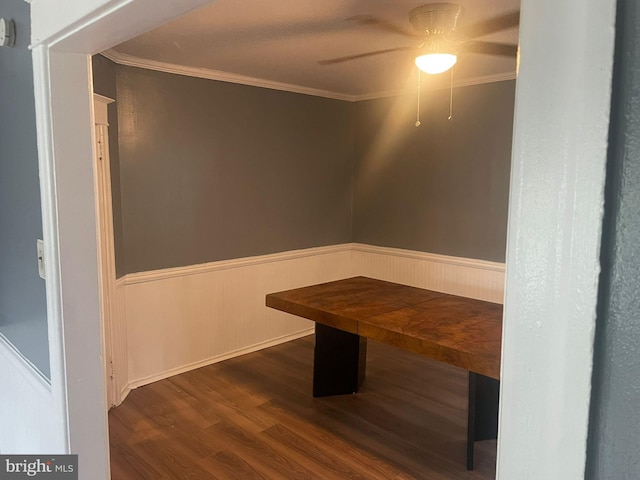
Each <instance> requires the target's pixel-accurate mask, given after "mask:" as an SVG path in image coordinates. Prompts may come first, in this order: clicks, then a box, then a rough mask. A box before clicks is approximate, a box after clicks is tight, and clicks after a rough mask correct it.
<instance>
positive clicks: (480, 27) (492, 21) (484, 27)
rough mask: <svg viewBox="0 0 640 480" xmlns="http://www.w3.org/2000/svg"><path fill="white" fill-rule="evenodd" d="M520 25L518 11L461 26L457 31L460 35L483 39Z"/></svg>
mask: <svg viewBox="0 0 640 480" xmlns="http://www.w3.org/2000/svg"><path fill="white" fill-rule="evenodd" d="M519 24H520V10H515V11H513V12H509V13H504V14H502V15H498V16H497V17H492V18H489V19H488V20H482V21H480V22H476V23H471V24H468V25H463V26H462V27H460V28H459V29H458V32H460V33H461V34H463V35H465V36H467V37H470V38H476V37H483V36H484V35H489V34H490V33H494V32H499V31H501V30H506V29H508V28H513V27H517V26H518V25H519Z"/></svg>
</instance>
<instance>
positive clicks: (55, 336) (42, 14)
mask: <svg viewBox="0 0 640 480" xmlns="http://www.w3.org/2000/svg"><path fill="white" fill-rule="evenodd" d="M237 1H240V0H237ZM204 3H206V2H205V1H204V0H181V1H180V2H178V1H176V0H65V2H51V1H50V0H32V4H31V8H32V40H33V44H34V78H35V92H36V110H37V122H38V149H39V158H40V172H41V189H42V205H43V230H44V236H45V248H46V255H47V258H48V259H49V261H48V262H47V278H48V279H49V280H48V281H47V301H48V318H49V335H50V350H51V370H52V388H53V391H54V396H55V398H56V408H57V411H58V413H59V420H60V421H59V427H60V443H59V444H60V446H61V449H62V450H66V451H72V452H74V453H79V454H80V471H83V472H93V473H92V474H91V478H93V479H106V478H108V471H109V465H108V443H107V421H106V414H105V412H106V410H105V404H104V368H103V363H102V361H103V357H102V338H101V335H102V333H101V329H100V321H99V319H100V307H99V301H98V270H97V258H98V256H97V243H96V242H97V241H96V235H95V232H96V218H95V209H94V208H93V206H94V205H95V201H94V198H95V191H96V190H95V184H94V182H95V180H94V179H95V176H94V172H93V170H92V162H91V159H92V158H93V145H94V142H93V139H92V135H93V133H92V131H91V129H90V128H89V127H90V125H91V123H92V122H91V114H92V112H91V109H92V105H91V93H92V92H91V75H90V73H91V72H90V65H89V62H88V58H87V55H88V54H93V53H96V52H98V51H101V50H104V49H106V48H108V47H110V46H112V45H114V44H117V43H119V42H120V41H122V40H125V39H127V38H129V37H132V36H135V35H136V34H139V33H141V32H143V31H145V30H148V29H149V28H152V27H154V26H157V25H159V24H161V23H163V22H165V21H167V20H169V19H171V18H174V17H175V16H177V15H178V14H180V13H181V12H184V11H187V10H189V9H192V8H194V7H197V6H199V5H202V4H204ZM615 4H616V1H615V0H565V1H564V2H557V0H523V2H522V16H521V29H520V47H521V62H522V63H521V69H520V74H519V78H518V85H517V91H516V115H515V130H514V149H513V161H512V176H511V192H510V205H509V238H508V252H507V280H506V298H505V300H506V302H505V328H504V334H503V370H502V372H503V373H502V385H501V387H502V388H501V399H502V404H501V412H500V436H499V446H498V474H497V476H498V478H501V479H504V480H512V479H514V478H517V479H539V478H562V479H563V480H570V479H574V478H582V476H583V472H584V464H585V458H586V439H587V424H588V406H589V399H590V378H591V363H592V355H593V332H594V327H595V306H596V300H597V295H596V293H597V282H598V272H599V247H600V235H601V228H602V227H601V225H602V222H601V217H602V203H603V187H604V179H605V162H606V144H607V135H608V124H609V98H610V85H611V75H612V59H613V45H614V25H615ZM86 478H89V477H86Z"/></svg>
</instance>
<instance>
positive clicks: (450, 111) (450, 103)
mask: <svg viewBox="0 0 640 480" xmlns="http://www.w3.org/2000/svg"><path fill="white" fill-rule="evenodd" d="M452 118H453V68H452V69H451V85H450V87H449V118H448V120H451V119H452Z"/></svg>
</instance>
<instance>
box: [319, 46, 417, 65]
mask: <svg viewBox="0 0 640 480" xmlns="http://www.w3.org/2000/svg"><path fill="white" fill-rule="evenodd" d="M417 48H418V47H396V48H387V49H386V50H376V51H375V52H367V53H359V54H357V55H347V56H346V57H338V58H330V59H328V60H320V61H319V62H318V63H319V64H320V65H333V64H334V63H342V62H347V61H349V60H355V59H357V58H364V57H372V56H374V55H381V54H383V53H390V52H400V51H403V50H416V49H417Z"/></svg>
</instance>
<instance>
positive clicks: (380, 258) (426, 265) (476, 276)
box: [352, 243, 505, 303]
mask: <svg viewBox="0 0 640 480" xmlns="http://www.w3.org/2000/svg"><path fill="white" fill-rule="evenodd" d="M352 261H353V267H352V268H353V271H354V272H357V274H358V275H363V276H365V277H372V278H378V279H380V280H386V281H389V282H396V283H402V284H404V285H411V286H413V287H419V288H426V289H428V290H435V291H438V292H444V293H450V294H452V295H460V296H462V297H469V298H477V299H479V300H486V301H488V302H494V303H503V299H504V271H505V266H504V263H497V262H488V261H486V260H476V259H470V258H459V257H450V256H446V255H436V254H432V253H424V252H416V251H412V250H402V249H399V248H389V247H375V246H372V245H364V244H360V243H356V244H353V259H352Z"/></svg>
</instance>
